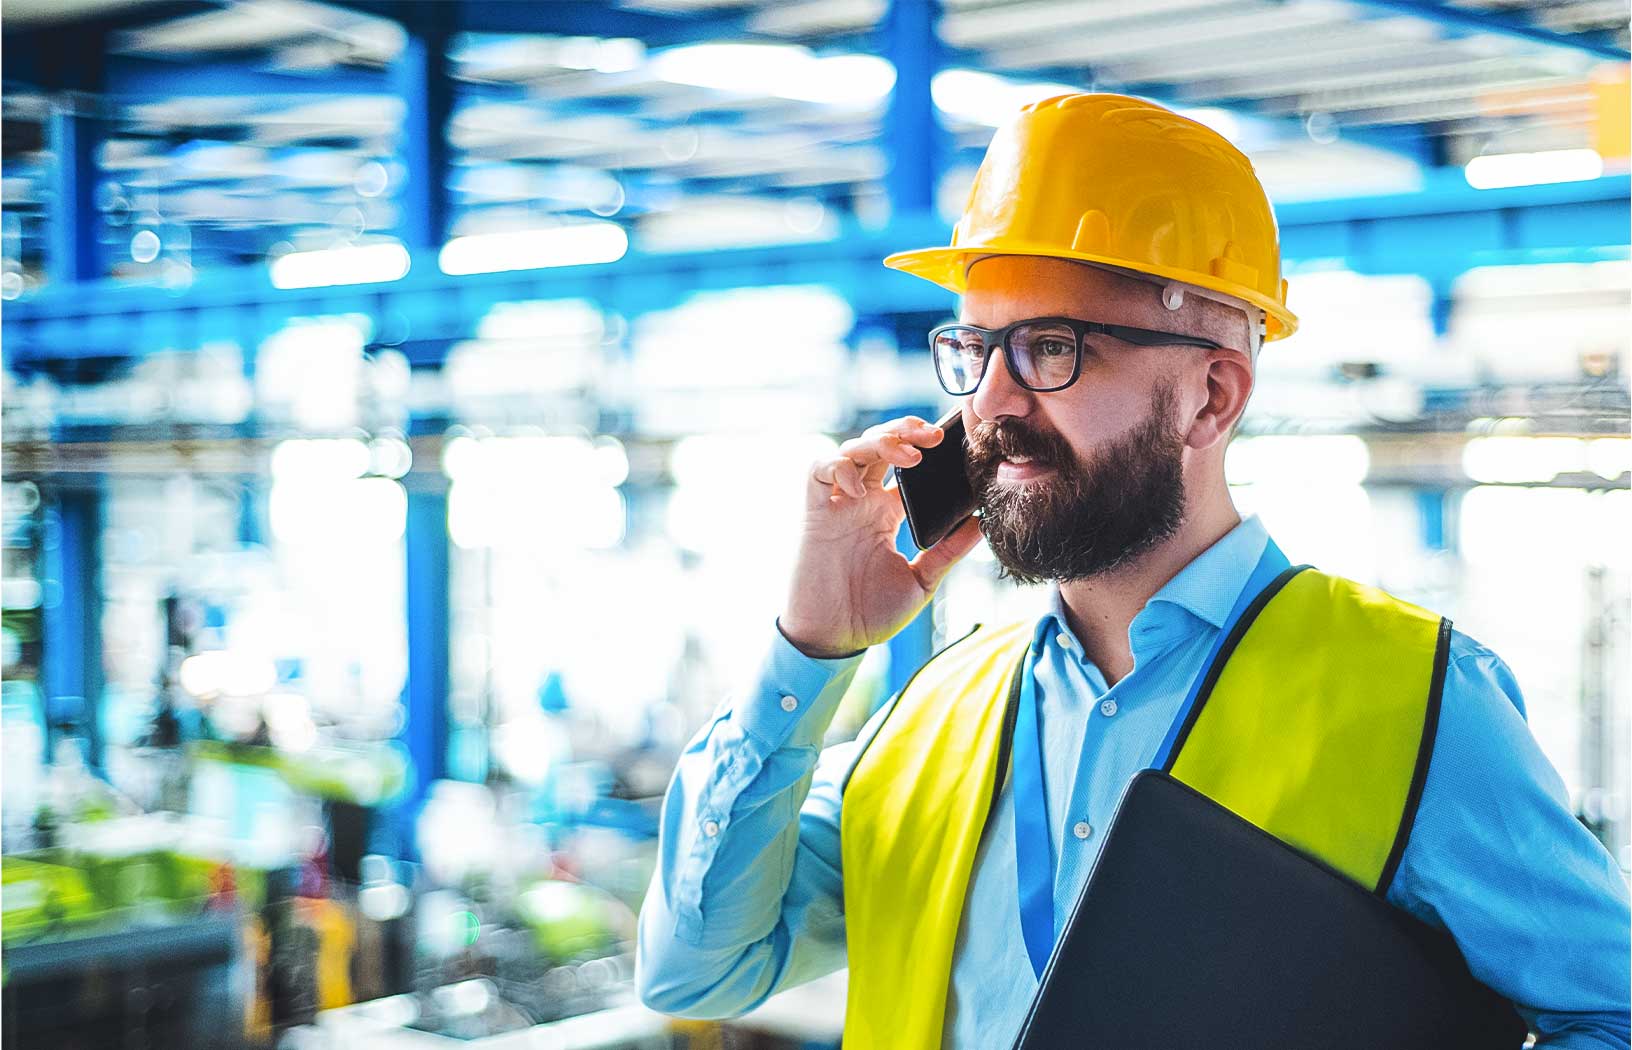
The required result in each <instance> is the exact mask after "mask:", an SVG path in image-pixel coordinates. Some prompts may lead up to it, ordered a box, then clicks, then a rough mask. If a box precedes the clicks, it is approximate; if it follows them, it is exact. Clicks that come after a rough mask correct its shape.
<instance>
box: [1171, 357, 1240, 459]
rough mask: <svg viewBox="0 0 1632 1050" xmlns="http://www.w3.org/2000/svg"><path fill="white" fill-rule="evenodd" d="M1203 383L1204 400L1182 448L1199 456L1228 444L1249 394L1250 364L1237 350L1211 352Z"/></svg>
mask: <svg viewBox="0 0 1632 1050" xmlns="http://www.w3.org/2000/svg"><path fill="white" fill-rule="evenodd" d="M1203 379H1204V381H1205V382H1206V384H1207V400H1206V401H1205V402H1203V404H1202V406H1201V408H1200V409H1199V410H1198V411H1197V412H1196V414H1195V416H1194V417H1193V418H1192V419H1191V420H1190V430H1189V433H1188V434H1186V435H1185V444H1186V445H1188V446H1189V447H1190V448H1193V449H1195V450H1196V451H1198V452H1200V451H1204V450H1206V449H1209V448H1212V447H1213V446H1215V445H1222V444H1223V443H1225V442H1228V441H1229V439H1230V432H1231V431H1232V430H1233V429H1234V427H1235V421H1236V420H1237V419H1240V418H1241V413H1242V412H1243V411H1245V410H1246V407H1247V398H1248V397H1249V396H1250V395H1251V394H1252V364H1251V363H1250V362H1249V361H1248V360H1247V355H1246V354H1244V353H1242V352H1241V351H1240V350H1230V349H1222V350H1210V351H1208V354H1207V362H1206V371H1205V373H1204V374H1203Z"/></svg>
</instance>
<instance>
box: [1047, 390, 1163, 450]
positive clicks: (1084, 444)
mask: <svg viewBox="0 0 1632 1050" xmlns="http://www.w3.org/2000/svg"><path fill="white" fill-rule="evenodd" d="M1079 385H1080V384H1079ZM1070 392H1071V393H1073V394H1075V395H1076V396H1074V397H1072V398H1071V399H1070V401H1069V402H1068V403H1063V404H1060V405H1059V406H1057V407H1056V406H1049V407H1050V411H1049V412H1048V415H1047V421H1048V425H1049V426H1050V427H1052V428H1053V429H1054V432H1055V433H1056V434H1058V435H1060V436H1061V437H1062V438H1064V439H1065V441H1066V443H1067V444H1069V445H1070V446H1071V448H1072V450H1073V451H1075V452H1076V454H1077V460H1078V462H1092V461H1093V460H1094V459H1095V457H1096V456H1097V455H1098V454H1099V451H1100V450H1101V449H1102V448H1103V447H1104V446H1106V445H1108V444H1110V443H1111V442H1114V441H1115V440H1117V439H1118V438H1121V437H1124V436H1126V435H1127V433H1128V431H1130V430H1132V429H1133V428H1135V427H1137V426H1139V425H1141V424H1143V423H1144V422H1145V420H1147V419H1148V418H1149V417H1150V396H1151V393H1150V391H1149V390H1148V389H1144V388H1143V387H1141V386H1140V385H1139V384H1137V383H1125V384H1118V385H1116V386H1114V387H1113V386H1111V385H1109V384H1107V385H1104V386H1095V387H1085V388H1084V389H1083V390H1082V391H1081V392H1080V393H1079V392H1078V391H1077V388H1076V387H1072V388H1071V390H1070Z"/></svg>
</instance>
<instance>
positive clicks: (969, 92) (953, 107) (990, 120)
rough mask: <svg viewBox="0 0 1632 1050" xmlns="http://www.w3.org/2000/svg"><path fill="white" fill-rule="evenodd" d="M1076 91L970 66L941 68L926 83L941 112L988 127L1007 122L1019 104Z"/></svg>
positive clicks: (1062, 86)
mask: <svg viewBox="0 0 1632 1050" xmlns="http://www.w3.org/2000/svg"><path fill="white" fill-rule="evenodd" d="M1077 90H1078V89H1077V88H1074V87H1072V86H1071V85H1070V84H1056V83H1050V82H1048V81H1031V82H1027V83H1015V82H1013V81H1011V80H1007V79H1005V78H1003V77H999V76H994V75H993V74H991V73H980V72H976V71H975V70H973V69H947V70H942V71H941V72H939V73H937V74H935V79H934V80H932V81H930V85H929V92H930V96H931V97H932V98H934V100H935V105H936V107H937V108H939V109H940V110H941V112H943V113H946V114H949V115H951V116H954V117H958V118H961V119H963V120H967V121H970V122H972V123H975V124H984V125H986V126H987V127H991V128H995V127H997V126H998V125H1000V124H1005V123H1007V122H1008V121H1009V120H1010V119H1011V118H1013V117H1014V115H1015V114H1016V113H1018V112H1019V110H1020V107H1022V106H1025V105H1027V104H1029V103H1032V102H1041V101H1042V100H1043V99H1045V98H1053V97H1054V96H1055V95H1068V94H1071V93H1072V92H1074V91H1077Z"/></svg>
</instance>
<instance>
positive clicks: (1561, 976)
mask: <svg viewBox="0 0 1632 1050" xmlns="http://www.w3.org/2000/svg"><path fill="white" fill-rule="evenodd" d="M1388 895H1389V899H1390V900H1391V901H1393V902H1394V903H1395V904H1397V905H1398V906H1400V907H1402V908H1404V909H1405V910H1407V911H1409V912H1411V913H1412V914H1414V915H1416V916H1418V917H1419V918H1421V919H1423V920H1425V921H1427V922H1429V923H1432V924H1433V925H1435V926H1438V927H1440V928H1442V929H1445V930H1448V931H1449V932H1450V933H1451V935H1452V936H1453V937H1454V938H1455V939H1456V941H1457V944H1458V946H1459V947H1460V948H1461V950H1462V954H1463V955H1464V956H1465V957H1466V958H1467V961H1468V965H1469V967H1470V968H1471V969H1472V970H1473V973H1474V974H1475V976H1477V977H1478V978H1479V979H1480V980H1481V981H1483V982H1485V983H1486V984H1488V985H1489V986H1491V987H1492V988H1494V989H1495V990H1496V991H1498V992H1500V993H1501V994H1502V995H1504V996H1506V997H1507V998H1509V999H1511V1000H1512V1001H1513V1002H1514V1003H1515V1005H1516V1006H1517V1007H1518V1009H1519V1012H1520V1014H1521V1015H1522V1016H1523V1017H1524V1019H1525V1020H1526V1021H1527V1022H1528V1023H1529V1024H1530V1026H1531V1028H1532V1029H1533V1030H1534V1031H1535V1032H1536V1033H1537V1035H1538V1043H1537V1045H1538V1046H1543V1047H1549V1048H1559V1050H1588V1048H1595V1050H1596V1048H1603V1047H1620V1048H1622V1050H1625V1048H1626V1047H1627V1046H1628V1045H1629V1038H1632V1036H1629V1031H1628V1027H1629V1022H1628V1013H1629V1011H1632V1004H1629V992H1628V988H1629V985H1632V972H1629V970H1632V962H1629V960H1632V913H1629V910H1628V894H1627V884H1626V879H1625V877H1624V876H1623V875H1622V873H1621V871H1620V868H1619V867H1618V866H1617V865H1616V863H1615V860H1614V858H1613V857H1612V856H1611V855H1610V853H1609V851H1608V850H1606V849H1605V848H1604V846H1603V844H1602V843H1600V842H1599V841H1598V840H1597V839H1596V838H1594V837H1593V835H1592V833H1591V832H1590V831H1588V830H1587V828H1586V827H1585V826H1583V825H1582V824H1581V822H1580V821H1578V820H1577V819H1576V818H1575V816H1574V815H1573V814H1572V812H1571V808H1570V804H1569V796H1568V793H1567V792H1566V790H1565V787H1564V783H1563V781H1562V779H1561V778H1560V777H1559V775H1558V772H1557V771H1556V770H1555V769H1554V768H1553V767H1552V765H1551V764H1550V763H1549V762H1548V761H1547V758H1546V757H1545V756H1544V755H1543V754H1542V752H1541V749H1540V748H1539V747H1538V746H1537V744H1536V740H1535V738H1534V737H1533V736H1532V735H1531V733H1530V730H1529V727H1528V726H1527V725H1526V720H1525V713H1524V700H1523V698H1522V697H1521V695H1520V692H1519V687H1518V683H1517V682H1516V681H1515V680H1514V677H1513V673H1512V672H1511V671H1510V670H1509V669H1508V667H1507V665H1506V664H1504V663H1503V662H1502V661H1501V660H1500V659H1499V658H1498V657H1497V656H1496V655H1495V654H1494V653H1492V652H1491V651H1490V650H1488V649H1486V648H1484V647H1483V646H1481V645H1478V644H1477V643H1475V642H1472V641H1470V640H1469V639H1467V638H1466V637H1465V636H1463V635H1460V634H1456V635H1454V636H1453V644H1452V652H1451V661H1450V664H1449V667H1448V673H1447V675H1446V680H1445V693H1444V701H1443V704H1442V708H1441V712H1440V720H1439V732H1438V736H1437V737H1436V739H1435V742H1434V749H1433V753H1432V755H1431V756H1430V758H1429V766H1428V776H1427V780H1426V782H1425V783H1424V785H1423V792H1422V801H1421V805H1420V808H1419V810H1418V814H1417V819H1416V823H1415V825H1414V826H1413V829H1412V833H1411V839H1410V842H1409V843H1408V845H1407V847H1406V850H1405V854H1404V856H1403V858H1402V861H1401V865H1400V870H1399V872H1398V874H1397V876H1396V878H1395V880H1394V882H1393V884H1392V885H1391V886H1390V888H1389V894H1388Z"/></svg>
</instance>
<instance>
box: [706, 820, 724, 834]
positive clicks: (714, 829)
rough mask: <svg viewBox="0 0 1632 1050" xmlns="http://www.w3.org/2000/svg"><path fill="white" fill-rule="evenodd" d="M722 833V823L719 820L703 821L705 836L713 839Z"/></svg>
mask: <svg viewBox="0 0 1632 1050" xmlns="http://www.w3.org/2000/svg"><path fill="white" fill-rule="evenodd" d="M719 833H720V822H719V821H717V820H705V821H703V834H704V835H707V836H708V837H709V838H713V837H714V836H715V835H718V834H719Z"/></svg>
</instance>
